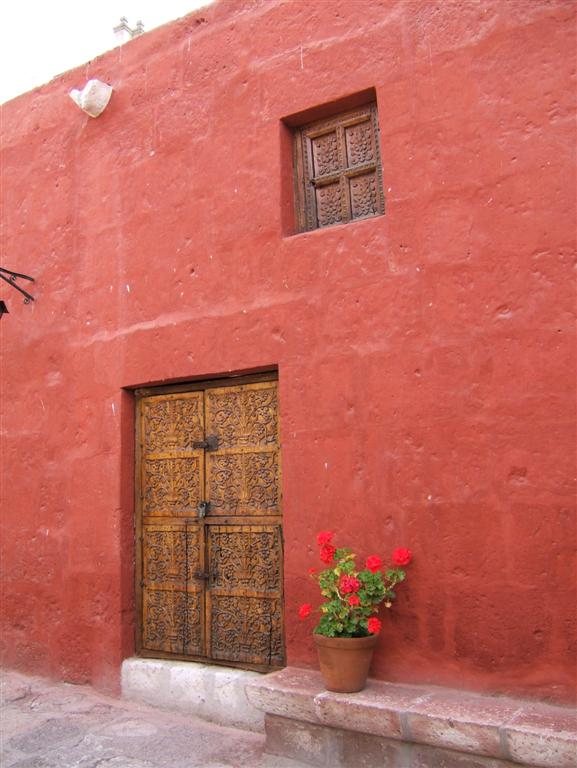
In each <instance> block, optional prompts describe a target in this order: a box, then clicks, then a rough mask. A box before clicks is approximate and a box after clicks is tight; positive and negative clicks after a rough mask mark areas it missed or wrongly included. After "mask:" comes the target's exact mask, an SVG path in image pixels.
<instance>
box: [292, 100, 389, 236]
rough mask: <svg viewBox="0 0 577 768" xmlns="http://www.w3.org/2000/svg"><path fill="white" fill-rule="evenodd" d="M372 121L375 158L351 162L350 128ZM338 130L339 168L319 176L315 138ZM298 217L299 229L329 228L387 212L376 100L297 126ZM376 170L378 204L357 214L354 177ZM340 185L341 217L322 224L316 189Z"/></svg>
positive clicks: (295, 133) (295, 146) (294, 144)
mask: <svg viewBox="0 0 577 768" xmlns="http://www.w3.org/2000/svg"><path fill="white" fill-rule="evenodd" d="M364 122H370V125H371V146H372V149H373V159H372V160H371V161H370V162H363V163H359V164H356V165H355V164H348V159H347V135H346V129H347V128H351V127H353V126H355V125H358V124H361V123H364ZM331 133H334V134H335V135H336V142H337V156H338V169H336V170H334V171H332V172H329V173H324V174H320V175H315V169H314V146H313V140H314V139H317V138H319V137H321V136H323V135H329V134H331ZM293 137H294V138H293V152H294V181H295V218H296V225H297V232H309V231H312V230H316V229H326V228H327V227H331V226H336V225H338V224H348V223H350V222H353V221H362V220H364V219H368V218H374V217H375V216H381V215H383V214H384V212H385V200H384V194H383V179H382V164H381V153H380V146H379V144H380V142H379V121H378V112H377V104H376V102H375V101H372V102H370V103H367V104H365V105H363V106H360V107H357V108H356V109H352V110H348V111H346V112H341V113H339V114H335V115H333V116H331V117H329V118H324V119H322V120H315V121H314V122H311V123H308V124H306V125H303V126H298V127H296V128H294V129H293ZM368 173H373V174H374V177H375V180H376V184H375V186H376V189H375V195H376V200H375V206H374V209H373V210H372V211H371V212H370V213H368V214H366V215H360V216H355V215H354V212H353V209H352V204H351V194H350V180H351V179H354V178H355V177H358V176H366V175H367V174H368ZM336 182H338V184H339V198H340V219H339V220H338V221H331V222H329V223H326V224H321V223H319V216H318V206H317V195H316V189H323V188H324V187H328V186H329V185H334V184H335V183H336Z"/></svg>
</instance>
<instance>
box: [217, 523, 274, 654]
mask: <svg viewBox="0 0 577 768" xmlns="http://www.w3.org/2000/svg"><path fill="white" fill-rule="evenodd" d="M208 558H209V562H210V564H211V565H210V567H211V573H212V576H211V588H210V592H209V594H208V605H207V609H208V611H207V612H208V614H209V615H210V619H211V623H210V649H211V653H210V655H211V657H212V658H214V659H223V660H228V661H245V662H251V663H261V664H262V663H267V664H270V665H274V664H282V660H283V638H282V609H281V599H282V592H281V585H282V536H281V530H280V526H257V525H251V526H249V525H222V526H221V525H211V526H210V527H209V533H208Z"/></svg>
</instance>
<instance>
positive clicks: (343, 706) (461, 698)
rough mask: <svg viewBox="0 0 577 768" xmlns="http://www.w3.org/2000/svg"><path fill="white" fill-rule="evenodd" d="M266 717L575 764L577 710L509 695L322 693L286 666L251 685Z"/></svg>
mask: <svg viewBox="0 0 577 768" xmlns="http://www.w3.org/2000/svg"><path fill="white" fill-rule="evenodd" d="M246 692H247V696H248V700H249V701H250V702H251V704H252V705H253V706H254V707H255V708H257V709H260V710H262V711H263V712H265V713H267V714H268V715H276V716H278V717H281V718H286V719H291V720H297V721H300V722H303V723H312V724H315V725H322V726H330V727H332V728H335V729H340V730H348V731H354V732H359V733H364V734H370V735H373V736H379V737H382V738H385V739H396V740H399V741H403V742H407V743H414V744H423V745H428V746H431V747H437V748H443V749H449V750H453V751H456V752H458V753H465V754H469V755H478V756H482V757H489V758H498V759H499V760H505V761H513V762H514V763H517V764H521V765H529V766H539V767H540V768H576V767H577V717H576V710H575V709H571V708H568V707H557V706H551V705H548V704H540V703H538V702H527V701H521V700H517V699H510V698H506V697H495V696H486V695H480V694H473V693H467V692H466V691H457V690H450V689H442V688H435V687H432V686H431V687H419V686H413V685H397V684H393V683H383V682H379V681H376V680H369V683H368V685H367V688H365V690H364V691H361V692H360V693H350V694H345V693H332V692H330V691H326V690H325V689H324V686H323V684H322V681H321V676H320V674H319V673H318V672H313V671H311V670H306V669H298V668H296V667H287V668H286V669H283V670H281V671H280V672H274V673H272V674H269V675H264V676H262V677H260V678H258V679H256V680H251V681H250V682H249V683H248V684H247V686H246Z"/></svg>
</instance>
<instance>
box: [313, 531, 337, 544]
mask: <svg viewBox="0 0 577 768" xmlns="http://www.w3.org/2000/svg"><path fill="white" fill-rule="evenodd" d="M334 535H335V534H334V533H333V532H332V531H321V532H320V533H319V534H318V536H317V544H318V545H319V547H324V546H325V545H326V544H330V543H331V541H332V540H333V536H334Z"/></svg>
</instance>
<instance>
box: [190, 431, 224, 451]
mask: <svg viewBox="0 0 577 768" xmlns="http://www.w3.org/2000/svg"><path fill="white" fill-rule="evenodd" d="M192 447H193V449H194V450H199V449H204V450H205V451H216V449H217V448H218V437H217V435H208V436H207V438H206V440H197V441H196V442H194V443H193V444H192Z"/></svg>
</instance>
